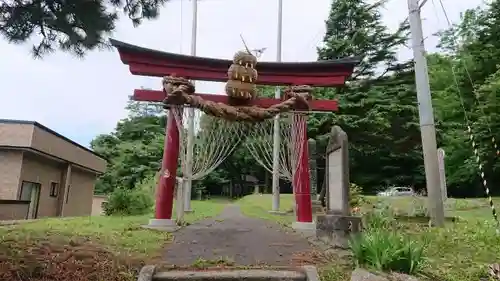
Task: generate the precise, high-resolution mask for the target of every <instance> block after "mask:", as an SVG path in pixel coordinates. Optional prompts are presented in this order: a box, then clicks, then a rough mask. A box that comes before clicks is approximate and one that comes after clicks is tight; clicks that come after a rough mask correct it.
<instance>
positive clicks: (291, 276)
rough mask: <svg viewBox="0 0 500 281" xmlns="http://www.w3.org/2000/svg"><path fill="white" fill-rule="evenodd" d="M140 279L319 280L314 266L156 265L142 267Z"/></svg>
mask: <svg viewBox="0 0 500 281" xmlns="http://www.w3.org/2000/svg"><path fill="white" fill-rule="evenodd" d="M137 280H138V281H174V280H175V281H203V280H209V281H236V280H245V281H319V276H318V272H317V270H316V267H314V266H302V267H296V268H273V269H223V270H210V269H208V270H205V271H191V270H166V271H162V270H161V269H158V270H157V268H156V267H155V266H154V265H147V266H144V267H143V268H142V269H141V272H140V273H139V278H138V279H137Z"/></svg>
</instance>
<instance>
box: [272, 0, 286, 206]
mask: <svg viewBox="0 0 500 281" xmlns="http://www.w3.org/2000/svg"><path fill="white" fill-rule="evenodd" d="M282 34H283V0H278V36H277V44H276V61H277V62H281V43H282V37H283V35H282ZM280 96H281V93H280V88H279V87H276V91H275V93H274V97H275V98H276V99H279V98H280ZM273 133H274V135H273V182H272V184H273V207H272V211H273V212H279V210H280V178H279V168H280V167H279V166H280V164H279V163H280V161H279V156H280V155H279V151H280V116H279V114H278V115H276V116H275V117H274V132H273Z"/></svg>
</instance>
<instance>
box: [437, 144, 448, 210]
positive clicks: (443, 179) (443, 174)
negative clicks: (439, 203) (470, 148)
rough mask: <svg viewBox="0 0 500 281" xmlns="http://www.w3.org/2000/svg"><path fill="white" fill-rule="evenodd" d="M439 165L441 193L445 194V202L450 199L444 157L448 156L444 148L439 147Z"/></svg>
mask: <svg viewBox="0 0 500 281" xmlns="http://www.w3.org/2000/svg"><path fill="white" fill-rule="evenodd" d="M437 154H438V165H439V180H440V187H441V195H442V196H443V202H444V201H446V199H448V188H447V187H446V171H445V163H444V158H445V157H446V155H445V153H444V149H442V148H438V150H437Z"/></svg>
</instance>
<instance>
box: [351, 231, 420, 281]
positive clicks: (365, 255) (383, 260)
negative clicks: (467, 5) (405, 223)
mask: <svg viewBox="0 0 500 281" xmlns="http://www.w3.org/2000/svg"><path fill="white" fill-rule="evenodd" d="M349 245H350V248H351V250H352V253H353V256H354V260H355V262H356V264H357V265H358V266H368V267H373V268H374V269H376V270H379V271H397V272H402V273H407V274H413V273H415V272H417V271H418V270H420V268H421V267H422V265H423V263H424V260H425V259H424V255H423V252H424V249H425V245H424V244H421V243H419V242H417V241H412V240H410V239H409V238H405V237H403V236H402V235H400V234H397V233H395V232H391V231H386V230H383V229H372V230H370V231H368V232H364V233H362V234H360V235H357V236H353V237H352V239H351V240H350V241H349Z"/></svg>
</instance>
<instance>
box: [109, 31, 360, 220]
mask: <svg viewBox="0 0 500 281" xmlns="http://www.w3.org/2000/svg"><path fill="white" fill-rule="evenodd" d="M110 42H111V44H112V45H113V46H114V47H115V48H116V49H117V50H118V53H119V54H120V59H121V61H122V62H123V63H124V64H126V65H128V66H129V69H130V72H131V73H132V74H134V75H142V76H153V77H164V76H169V75H172V74H175V75H176V76H180V77H184V78H187V79H191V80H202V81H215V82H225V81H227V79H228V74H227V70H228V68H229V66H230V65H231V64H232V61H230V60H223V59H213V58H204V57H196V56H186V55H179V54H173V53H168V52H162V51H158V50H153V49H148V48H143V47H139V46H136V45H131V44H128V43H125V42H121V41H117V40H113V39H111V40H110ZM359 61H360V59H359V58H342V59H338V60H329V61H317V62H259V63H258V66H257V68H258V71H259V79H258V81H257V84H261V85H285V86H286V85H309V86H313V87H339V86H343V85H344V84H345V81H346V79H347V78H348V77H349V76H350V75H351V74H352V72H353V70H354V67H355V66H356V65H357V64H358V63H359ZM196 95H198V96H201V97H202V98H203V99H205V100H210V101H214V102H220V103H225V104H228V103H229V97H228V96H227V95H211V94H196ZM165 97H166V95H165V93H164V92H163V91H153V90H135V91H134V95H133V99H134V100H136V101H149V102H162V101H163V100H164V99H165ZM280 102H281V100H278V99H272V98H257V99H254V100H252V101H251V103H250V104H249V105H255V106H259V107H264V108H267V107H270V106H272V105H275V104H278V103H280ZM309 105H310V108H311V110H313V111H324V112H329V111H330V112H333V111H337V110H338V104H337V101H335V100H314V99H313V100H311V101H310V102H309ZM302 122H304V124H299V125H300V126H304V128H307V127H306V126H307V124H306V123H305V122H306V121H305V119H303V121H302ZM166 132H167V135H168V137H166V138H165V143H164V150H163V161H162V168H161V171H162V174H164V175H165V176H160V179H159V183H158V191H157V197H156V211H155V218H156V219H157V220H170V219H171V218H172V208H173V199H174V187H175V175H176V172H177V163H178V157H179V132H178V128H177V124H176V122H175V121H174V116H173V113H172V112H169V115H168V122H167V128H166ZM304 134H306V137H304V138H303V144H302V147H303V149H302V156H301V157H300V159H301V161H300V162H299V164H298V167H297V174H298V177H297V179H298V180H297V181H294V182H293V188H294V191H295V200H296V212H297V222H304V223H310V222H312V210H311V209H312V208H311V207H312V206H311V196H310V192H311V191H310V178H309V168H308V165H309V161H308V158H309V155H308V154H309V152H308V138H307V130H304ZM169 175H174V176H169Z"/></svg>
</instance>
